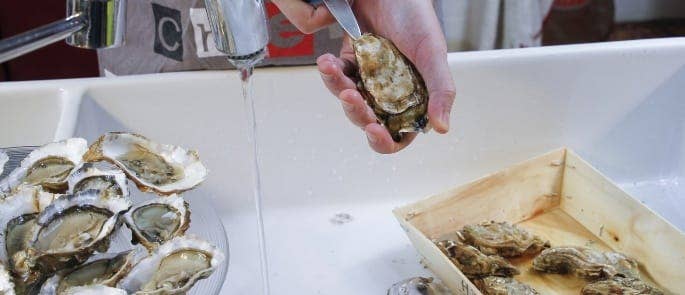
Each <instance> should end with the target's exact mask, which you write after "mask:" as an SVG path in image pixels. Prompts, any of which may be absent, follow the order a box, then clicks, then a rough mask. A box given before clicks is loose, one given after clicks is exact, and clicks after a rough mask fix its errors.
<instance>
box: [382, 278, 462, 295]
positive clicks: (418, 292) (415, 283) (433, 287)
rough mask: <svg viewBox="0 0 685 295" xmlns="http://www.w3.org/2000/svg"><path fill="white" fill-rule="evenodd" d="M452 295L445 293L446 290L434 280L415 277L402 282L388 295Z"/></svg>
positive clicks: (393, 287)
mask: <svg viewBox="0 0 685 295" xmlns="http://www.w3.org/2000/svg"><path fill="white" fill-rule="evenodd" d="M439 294H450V293H446V292H445V291H444V288H442V287H441V286H437V284H436V283H434V282H433V278H422V277H415V278H410V279H406V280H404V281H400V282H398V283H396V284H394V285H392V287H390V289H388V295H439Z"/></svg>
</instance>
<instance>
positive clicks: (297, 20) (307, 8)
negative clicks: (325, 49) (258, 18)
mask: <svg viewBox="0 0 685 295" xmlns="http://www.w3.org/2000/svg"><path fill="white" fill-rule="evenodd" d="M273 2H274V4H276V6H278V9H280V10H281V12H283V14H285V16H286V17H287V18H288V19H289V20H290V22H291V23H292V24H293V25H295V27H297V29H298V30H300V31H301V32H302V33H305V34H311V33H314V32H316V31H318V30H319V29H321V28H324V27H326V26H328V25H330V24H332V23H333V22H335V19H334V18H333V16H332V15H331V13H330V12H329V11H328V8H326V6H325V5H319V6H312V5H309V4H307V3H306V2H304V1H302V0H273Z"/></svg>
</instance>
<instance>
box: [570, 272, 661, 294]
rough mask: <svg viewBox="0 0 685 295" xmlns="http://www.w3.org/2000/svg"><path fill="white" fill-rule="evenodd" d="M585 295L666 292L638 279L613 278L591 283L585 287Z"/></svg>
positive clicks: (583, 292)
mask: <svg viewBox="0 0 685 295" xmlns="http://www.w3.org/2000/svg"><path fill="white" fill-rule="evenodd" d="M581 294H583V295H622V294H636V295H637V294H642V295H663V294H664V292H662V291H661V290H659V289H657V288H655V287H652V286H650V285H649V284H647V283H645V282H643V281H642V280H640V279H636V278H623V277H618V276H616V277H613V278H611V279H608V280H604V281H597V282H594V283H590V284H587V285H585V287H583V290H582V291H581Z"/></svg>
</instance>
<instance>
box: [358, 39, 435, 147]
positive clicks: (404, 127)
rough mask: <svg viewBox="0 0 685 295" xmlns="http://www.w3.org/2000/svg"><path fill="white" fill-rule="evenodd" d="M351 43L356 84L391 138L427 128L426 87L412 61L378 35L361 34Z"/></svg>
mask: <svg viewBox="0 0 685 295" xmlns="http://www.w3.org/2000/svg"><path fill="white" fill-rule="evenodd" d="M352 45H353V47H354V53H355V57H356V60H357V64H358V66H359V82H358V85H357V88H358V89H359V92H360V93H361V94H362V96H364V99H365V100H366V102H367V103H368V104H369V106H371V108H372V109H373V111H374V113H375V114H376V117H378V119H379V120H380V121H381V123H382V124H383V125H384V126H385V128H387V129H388V131H389V132H390V135H392V138H393V139H394V140H395V141H400V140H401V139H402V133H406V132H418V131H423V132H425V131H427V129H428V127H427V126H428V117H427V116H426V111H427V109H428V90H427V89H426V85H425V83H424V81H423V78H422V77H421V74H420V73H419V72H418V71H417V70H416V68H415V67H414V65H413V64H412V63H411V62H410V61H409V60H408V59H407V58H406V57H405V56H404V55H403V54H402V53H401V52H400V51H399V50H398V49H397V47H395V45H393V44H392V42H390V40H387V39H385V38H383V37H380V36H376V35H373V34H364V35H363V36H361V38H359V39H357V40H355V41H354V43H353V44H352Z"/></svg>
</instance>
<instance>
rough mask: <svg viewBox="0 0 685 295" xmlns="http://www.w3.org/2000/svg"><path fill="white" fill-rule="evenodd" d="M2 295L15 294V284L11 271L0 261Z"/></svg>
mask: <svg viewBox="0 0 685 295" xmlns="http://www.w3.org/2000/svg"><path fill="white" fill-rule="evenodd" d="M0 295H14V284H13V283H12V278H11V277H10V273H9V272H7V270H6V269H5V266H3V265H2V263H0Z"/></svg>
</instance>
